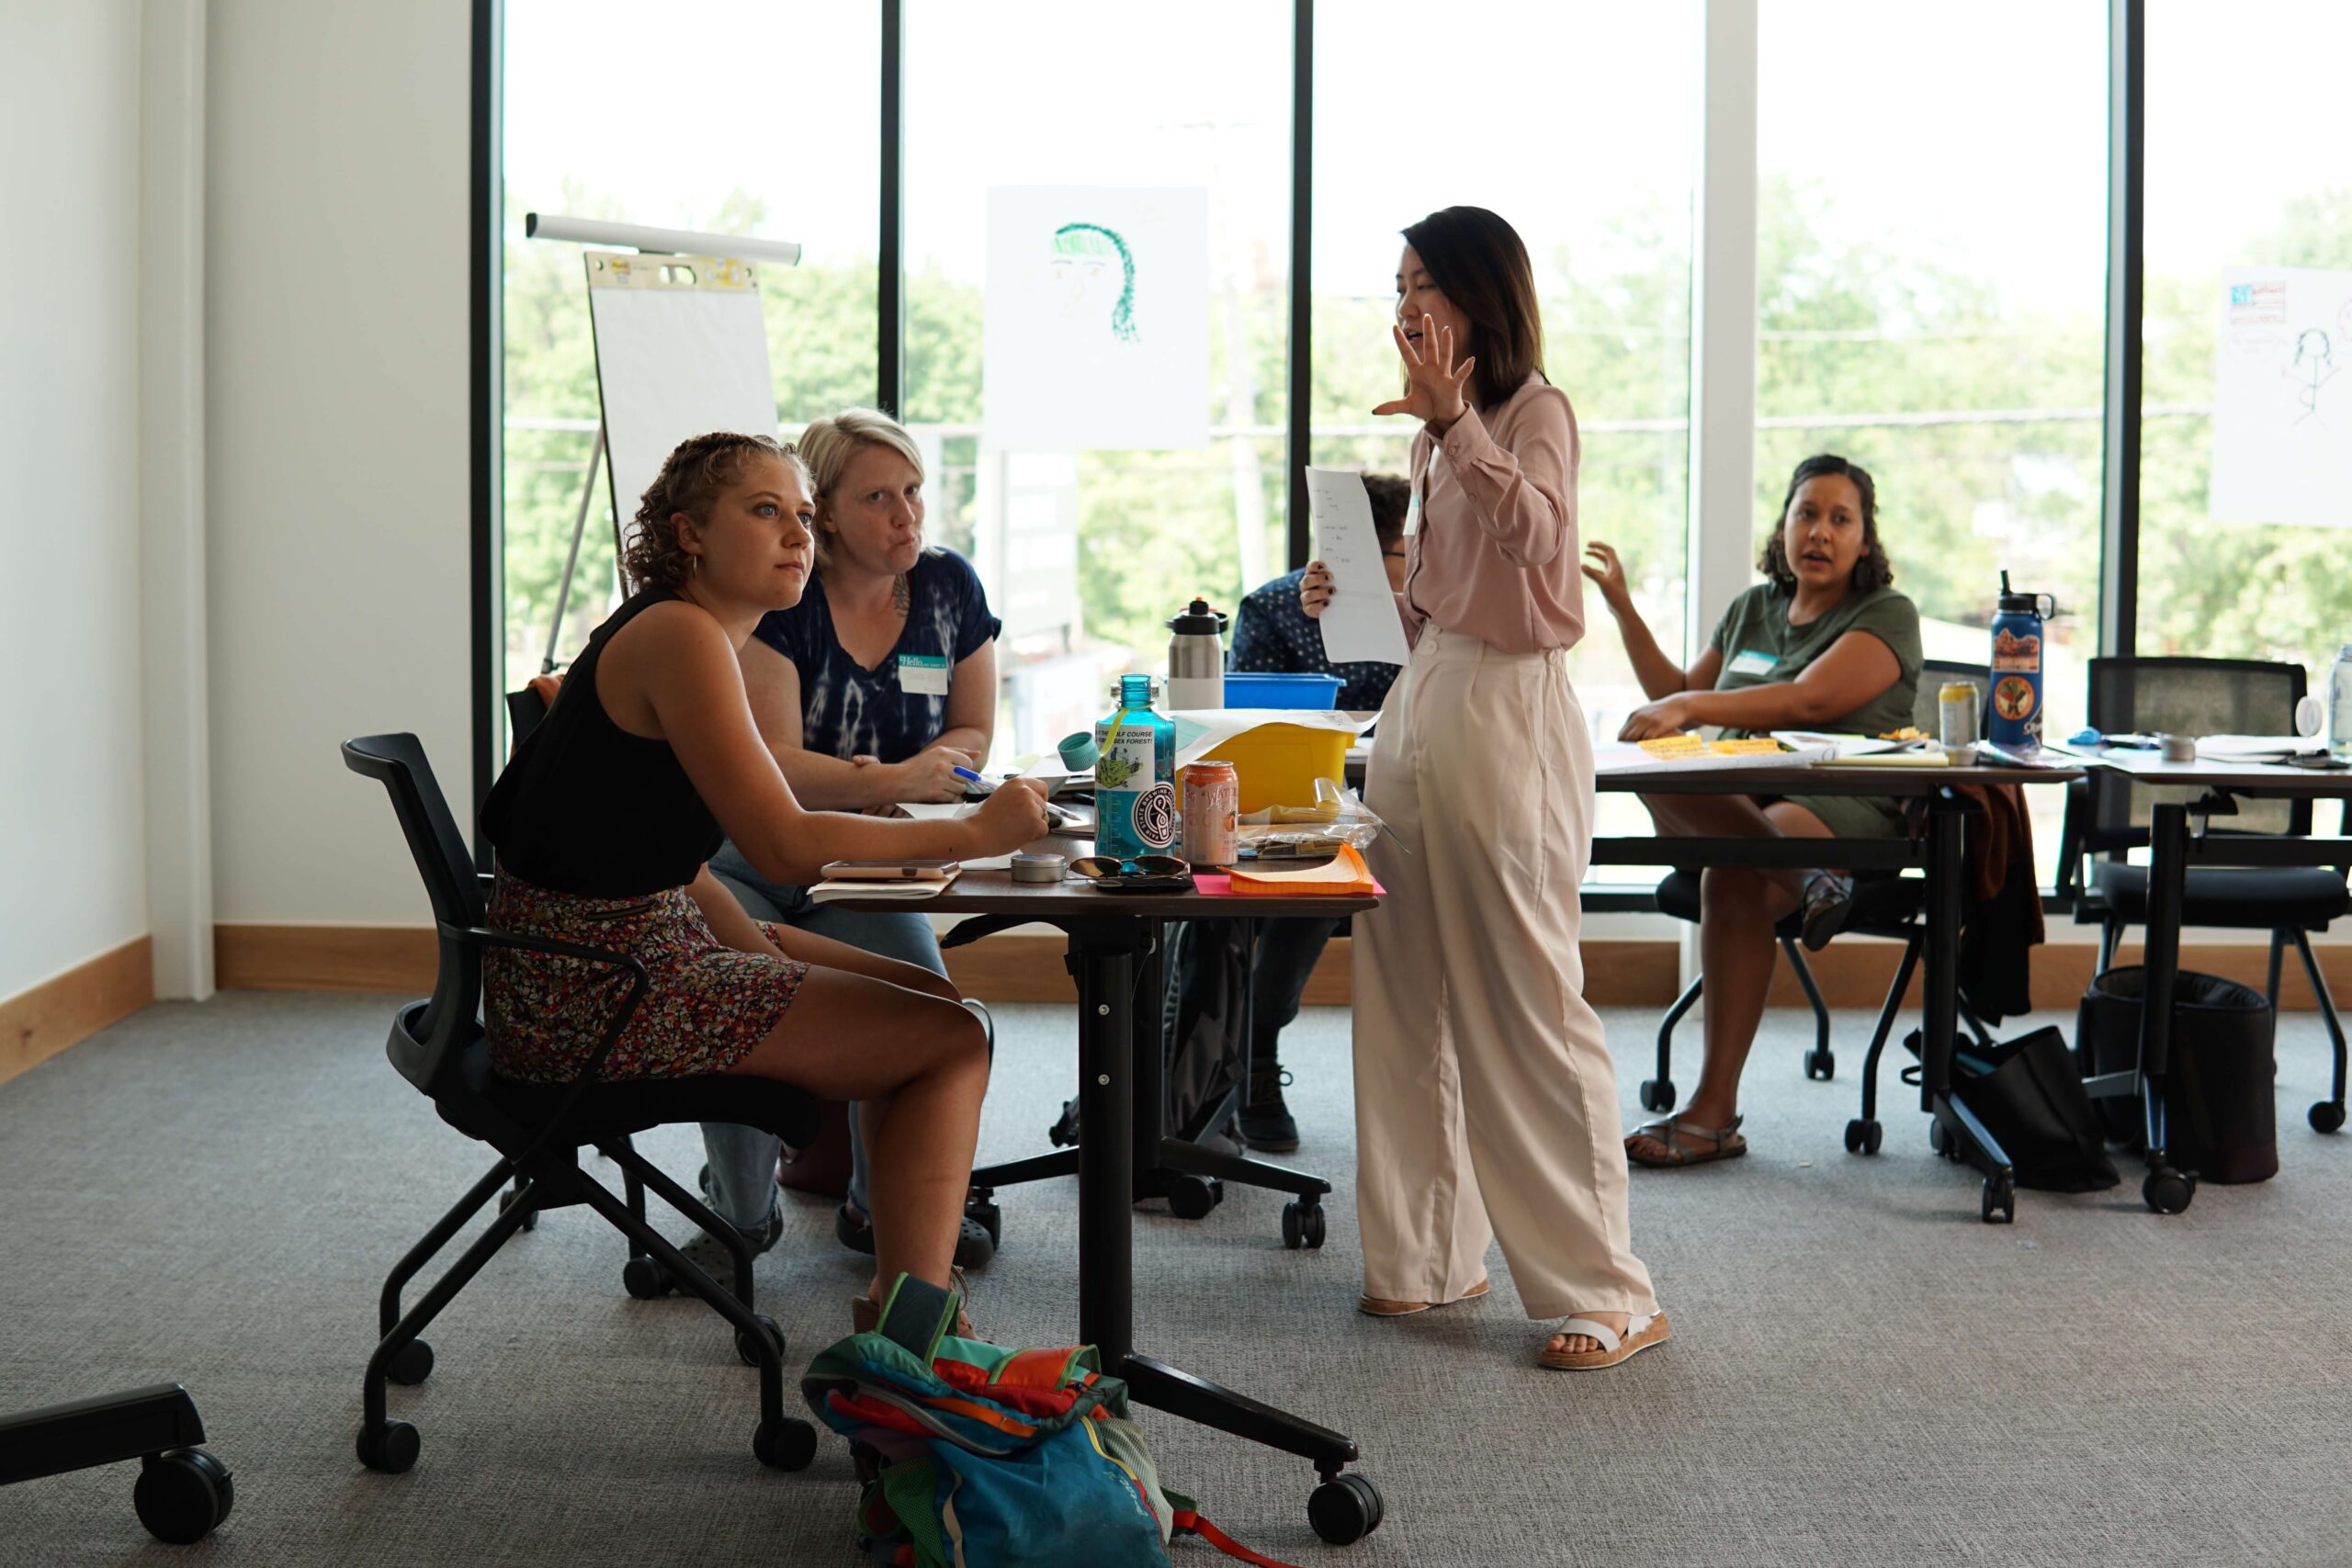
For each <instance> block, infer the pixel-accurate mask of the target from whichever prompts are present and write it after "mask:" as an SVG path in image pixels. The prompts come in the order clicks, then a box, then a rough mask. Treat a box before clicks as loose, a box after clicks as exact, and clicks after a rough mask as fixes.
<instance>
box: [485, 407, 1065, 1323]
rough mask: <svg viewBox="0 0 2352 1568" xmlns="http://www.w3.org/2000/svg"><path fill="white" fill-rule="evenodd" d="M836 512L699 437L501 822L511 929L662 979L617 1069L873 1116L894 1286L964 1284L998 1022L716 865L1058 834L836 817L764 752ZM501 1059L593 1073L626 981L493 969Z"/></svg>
mask: <svg viewBox="0 0 2352 1568" xmlns="http://www.w3.org/2000/svg"><path fill="white" fill-rule="evenodd" d="M813 514H814V508H813V504H812V502H811V501H810V498H809V483H808V476H807V474H806V473H805V472H804V471H803V469H802V468H801V466H800V464H799V461H798V459H797V458H796V457H793V456H792V454H791V452H790V449H789V448H787V447H785V446H780V445H779V444H778V443H776V442H775V441H774V440H773V439H771V438H769V437H766V436H759V435H730V434H714V435H702V436H696V437H695V439H694V440H692V441H689V442H686V443H685V444H684V446H680V447H679V448H678V449H677V450H676V451H675V452H673V453H672V454H671V455H670V458H669V461H668V462H666V463H665V464H663V466H662V472H661V475H660V477H658V478H657V479H655V480H654V482H653V484H652V485H651V487H650V488H649V489H648V490H647V491H646V492H645V498H644V502H643V504H642V505H640V506H639V510H638V514H637V536H636V538H635V539H634V540H633V541H632V543H631V544H630V546H629V549H628V559H627V565H628V574H629V576H630V577H631V579H633V580H634V581H637V582H639V583H641V584H644V585H645V586H644V587H643V588H642V589H641V590H640V592H638V593H637V594H636V595H635V596H634V597H633V598H631V599H630V600H629V601H628V603H627V604H623V605H622V606H621V607H620V608H619V609H618V610H617V611H616V612H614V614H613V615H612V617H611V618H610V619H609V620H607V621H606V622H605V624H604V625H603V626H599V627H598V628H597V629H596V631H595V633H594V635H593V636H592V637H590V638H589V642H588V648H587V649H586V651H585V652H583V653H582V655H581V657H580V659H579V660H577V661H576V662H575V663H574V664H573V666H572V669H571V676H570V678H569V679H567V680H566V681H565V682H563V685H562V688H561V690H560V693H559V694H557V696H556V699H555V703H554V705H553V706H552V707H551V708H550V709H549V710H548V716H547V717H546V718H545V719H543V720H542V721H541V722H540V724H539V726H538V728H536V729H535V730H533V731H532V733H531V735H530V736H529V738H528V739H526V740H525V741H524V742H523V744H522V745H521V746H519V747H517V748H516V749H515V755H514V757H513V759H512V760H511V761H509V762H508V763H507V766H506V769H505V771H504V772H503V773H501V774H500V775H499V779H498V783H497V784H496V785H494V786H493V787H492V790H491V794H490V799H489V801H488V802H487V803H486V804H485V806H484V807H483V811H482V827H483V829H484V830H485V832H486V833H487V835H488V836H489V838H490V840H491V842H492V844H493V845H494V846H495V847H496V849H497V851H498V878H497V886H496V888H495V889H494V891H493V893H492V899H491V909H490V914H491V921H492V924H493V925H495V926H497V927H499V928H501V929H503V930H508V931H527V932H531V933H534V934H538V935H545V936H552V937H559V938H562V939H565V940H569V941H574V942H585V943H588V944H590V945H592V946H595V947H600V948H605V949H608V950H619V951H624V952H628V953H630V954H632V955H633V956H635V957H637V958H638V959H639V960H640V961H641V962H642V963H644V964H645V965H646V967H647V969H648V971H649V972H650V975H651V976H652V981H653V983H652V987H651V988H650V991H649V992H648V994H647V996H646V998H645V999H644V1000H643V1002H642V1003H641V1004H640V1005H639V1008H638V1010H637V1012H636V1014H635V1016H634V1017H633V1018H632V1019H631V1020H630V1022H629V1026H628V1030H627V1032H625V1033H624V1034H623V1035H622V1037H621V1039H620V1041H619V1042H618V1043H616V1045H615V1046H614V1048H613V1053H612V1055H611V1056H610V1057H608V1058H607V1060H606V1064H605V1076H606V1077H666V1076H672V1075H676V1074H685V1073H713V1072H734V1073H749V1074H754V1075H758V1076H761V1077H772V1078H778V1079H782V1080H784V1081H786V1082H789V1083H792V1084H794V1085H797V1087H799V1088H801V1089H807V1090H809V1092H810V1093H812V1094H818V1095H821V1096H824V1097H825V1098H827V1099H830V1100H857V1101H861V1102H863V1113H864V1115H865V1136H866V1139H867V1142H868V1145H869V1146H870V1147H871V1148H872V1149H873V1150H874V1153H875V1160H874V1176H873V1183H872V1197H873V1207H874V1223H875V1240H876V1252H875V1260H876V1269H877V1274H876V1284H877V1286H878V1285H879V1283H880V1281H883V1280H889V1279H890V1278H892V1277H893V1276H894V1275H896V1274H898V1273H899V1272H900V1271H902V1270H903V1271H904V1272H907V1273H910V1274H912V1275H914V1276H916V1277H917V1278H919V1279H922V1280H931V1281H932V1282H933V1283H936V1284H944V1283H946V1282H947V1280H948V1260H949V1257H950V1255H951V1253H952V1252H953V1250H954V1248H955V1244H956V1234H957V1229H958V1226H959V1224H960V1222H961V1219H962V1214H963V1207H964V1197H965V1187H966V1184H967V1179H968V1178H969V1176H970V1173H971V1167H972V1149H973V1145H974V1144H975V1142H976V1140H977V1138H978V1131H979V1118H980V1100H981V1097H982V1095H984V1094H985V1093H986V1092H987V1089H988V1071H989V1060H988V1047H987V1041H986V1038H985V1036H984V1034H983V1033H982V1031H981V1027H980V1024H979V1022H978V1020H977V1019H975V1018H974V1017H973V1016H972V1015H971V1014H970V1013H968V1012H967V1011H966V1010H964V1009H963V1008H962V1007H960V1006H958V1005H956V1003H957V997H956V991H955V988H954V987H952V986H951V985H950V984H949V983H948V982H947V981H946V980H944V979H943V978H941V977H940V976H935V975H933V974H932V973H931V972H930V971H929V970H927V969H923V968H922V967H920V966H918V965H915V964H902V963H899V962H897V961H896V960H893V959H888V958H881V957H877V956H876V955H874V954H872V953H864V952H861V951H859V950H858V949H856V948H854V947H850V946H848V945H846V944H845V943H842V942H832V941H829V940H827V939H826V938H823V937H819V936H812V935H810V934H809V933H807V932H805V931H792V930H789V929H780V928H778V927H776V926H774V925H770V924H764V923H761V922H755V921H753V920H752V919H751V918H750V917H749V916H747V915H746V914H744V912H743V909H742V907H741V905H739V904H737V903H736V902H735V899H734V897H733V896H732V895H730V894H729V892H728V891H727V890H726V888H725V887H724V886H721V885H720V884H719V883H718V880H717V879H716V878H715V877H713V876H712V875H711V874H710V871H709V868H708V867H707V865H706V864H705V862H706V861H707V859H708V858H709V856H710V854H711V853H712V852H714V851H715V850H717V849H718V844H719V842H720V840H721V837H722V834H723V835H724V837H726V838H728V839H731V840H733V841H734V842H735V844H736V846H737V848H738V849H740V850H741V852H743V854H744V855H745V857H746V858H748V859H749V860H750V861H751V862H752V864H753V865H754V866H755V867H757V868H758V870H759V871H760V873H761V874H763V876H766V877H768V878H769V879H770V880H772V881H775V882H779V883H812V882H816V881H818V880H820V870H819V868H820V867H821V866H822V865H823V864H824V863H826V862H828V861H831V860H834V859H843V858H846V859H895V858H899V857H905V858H909V859H916V858H922V859H931V858H944V859H959V858H966V857H975V856H980V855H989V854H999V853H1002V852H1005V851H1008V850H1012V849H1015V848H1018V847H1019V846H1020V845H1022V844H1024V843H1027V842H1029V841H1031V840H1035V839H1038V838H1042V837H1044V836H1045V834H1046V828H1047V823H1046V809H1045V802H1044V796H1043V795H1042V794H1041V793H1039V792H1037V791H1036V790H1035V789H1034V788H1031V787H1013V788H1005V789H1000V790H999V791H997V792H996V794H994V795H990V796H989V799H988V800H987V801H986V802H985V803H984V804H983V805H982V806H981V807H980V808H979V810H978V811H977V812H975V813H974V814H973V815H971V816H970V817H967V818H958V819H955V820H950V821H935V822H919V821H892V820H886V819H884V818H874V817H864V816H855V815H849V814H844V813H839V812H812V811H809V810H806V809H804V808H803V807H801V806H800V805H799V803H798V802H797V801H796V800H795V799H794V798H793V795H792V790H791V787H790V786H789V785H788V784H786V783H785V780H784V775H783V773H781V772H780V771H779V770H778V768H777V766H776V762H775V756H774V755H773V754H772V753H771V752H770V751H769V750H768V748H767V746H766V744H765V743H764V742H763V741H762V739H760V735H759V731H758V729H757V728H756V727H754V725H753V724H752V713H751V707H750V704H749V702H748V701H747V699H746V698H745V696H744V693H743V678H742V672H741V666H740V665H739V664H738V662H737V655H738V654H739V653H740V652H741V649H742V646H743V644H744V642H745V641H746V640H747V639H748V638H749V637H751V635H752V627H753V626H756V625H757V624H758V622H759V619H760V617H761V616H762V615H765V614H767V613H768V612H769V611H771V610H776V609H783V608H786V607H788V606H790V605H791V604H795V603H797V601H798V600H799V597H800V591H801V588H802V586H803V585H804V584H805V583H806V582H807V581H808V578H809V560H810V555H811V542H812V541H811V536H810V533H809V523H810V519H811V517H812V516H813ZM482 983H483V1012H484V1021H485V1023H486V1024H487V1026H488V1031H489V1035H490V1046H491V1053H492V1060H493V1062H494V1063H495V1064H496V1065H497V1066H498V1069H499V1070H500V1071H501V1072H502V1073H504V1074H506V1075H508V1076H510V1077H520V1078H526V1079H534V1080H541V1081H548V1080H554V1081H561V1080H564V1079H568V1078H569V1077H571V1076H572V1075H573V1074H575V1073H576V1072H578V1070H579V1068H580V1066H581V1065H582V1062H583V1061H584V1059H585V1057H586V1055H587V1053H588V1051H589V1049H590V1048H591V1046H592V1043H594V1041H595V1040H596V1039H597V1038H598V1036H599V1035H600V1034H601V1033H602V1032H603V1029H604V1026H605V1021H607V1020H608V1019H609V1017H610V1011H609V1010H610V1009H611V1007H612V1006H613V1005H614V1002H615V1000H616V997H617V996H618V994H619V987H618V985H617V984H616V982H615V980H614V978H613V976H611V974H610V972H609V971H607V970H605V969H602V968H599V967H597V966H595V965H593V964H584V963H581V962H578V961H575V960H571V959H562V958H549V957H546V956H543V955H540V954H536V953H511V952H498V953H492V954H489V955H487V956H486V958H485V961H484V964H483V969H482Z"/></svg>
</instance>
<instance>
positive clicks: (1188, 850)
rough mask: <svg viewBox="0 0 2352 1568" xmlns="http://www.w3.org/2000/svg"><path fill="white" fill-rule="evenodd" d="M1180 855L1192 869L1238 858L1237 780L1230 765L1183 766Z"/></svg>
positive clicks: (1239, 789) (1239, 843) (1226, 862)
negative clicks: (1190, 863) (1182, 815)
mask: <svg viewBox="0 0 2352 1568" xmlns="http://www.w3.org/2000/svg"><path fill="white" fill-rule="evenodd" d="M1182 776H1183V783H1184V828H1183V832H1184V841H1183V846H1182V848H1183V855H1184V858H1185V859H1186V860H1188V861H1191V862H1192V863H1193V864H1194V865H1231V864H1232V863H1234V862H1235V861H1237V860H1238V859H1240V858H1241V776H1240V775H1239V774H1238V773H1235V772H1234V771H1233V764H1232V763H1230V762H1187V763H1185V764H1184V772H1183V775H1182Z"/></svg>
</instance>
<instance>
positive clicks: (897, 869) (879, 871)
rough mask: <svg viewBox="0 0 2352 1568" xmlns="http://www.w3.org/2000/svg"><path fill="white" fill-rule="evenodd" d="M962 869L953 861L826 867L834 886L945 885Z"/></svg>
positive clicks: (860, 862)
mask: <svg viewBox="0 0 2352 1568" xmlns="http://www.w3.org/2000/svg"><path fill="white" fill-rule="evenodd" d="M963 869H964V868H963V864H962V863H961V862H958V861H952V860H837V861H831V862H829V863H827V864H826V865H825V866H824V867H823V871H824V874H825V876H826V879H827V880H829V881H832V882H944V881H946V880H947V879H948V878H949V877H951V876H954V875H955V874H956V873H957V872H959V871H961V870H963Z"/></svg>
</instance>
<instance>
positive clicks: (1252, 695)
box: [1225, 670, 1346, 709]
mask: <svg viewBox="0 0 2352 1568" xmlns="http://www.w3.org/2000/svg"><path fill="white" fill-rule="evenodd" d="M1344 684H1346V682H1343V681H1341V680H1340V678H1339V677H1338V676H1337V675H1270V674H1264V673H1261V672H1260V671H1254V670H1228V671H1226V672H1225V705H1226V706H1227V707H1229V708H1326V709H1328V708H1330V707H1333V706H1336V705H1338V703H1339V701H1340V687H1341V686H1342V685H1344Z"/></svg>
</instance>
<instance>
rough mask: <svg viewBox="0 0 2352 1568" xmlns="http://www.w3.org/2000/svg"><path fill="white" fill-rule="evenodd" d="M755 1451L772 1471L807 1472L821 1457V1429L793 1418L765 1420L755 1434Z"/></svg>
mask: <svg viewBox="0 0 2352 1568" xmlns="http://www.w3.org/2000/svg"><path fill="white" fill-rule="evenodd" d="M752 1453H753V1454H755V1455H756V1456H758V1458H759V1461H760V1462H761V1463H762V1464H763V1465H766V1466H767V1467H768V1468H769V1469H770V1470H806V1469H808V1468H809V1461H810V1460H812V1459H815V1458H816V1457H817V1428H816V1427H811V1426H810V1425H809V1423H808V1422H806V1421H801V1420H796V1419H795V1418H794V1417H792V1416H786V1417H785V1418H784V1419H783V1420H781V1421H775V1422H770V1421H763V1422H761V1423H760V1424H759V1426H758V1427H755V1428H754V1429H753V1430H752Z"/></svg>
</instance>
